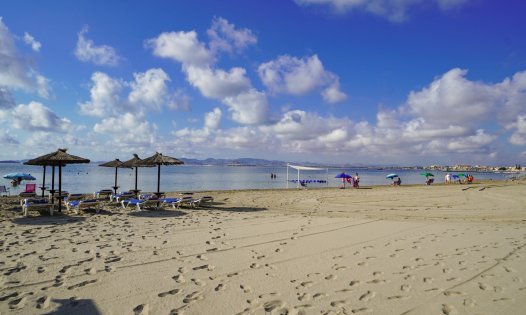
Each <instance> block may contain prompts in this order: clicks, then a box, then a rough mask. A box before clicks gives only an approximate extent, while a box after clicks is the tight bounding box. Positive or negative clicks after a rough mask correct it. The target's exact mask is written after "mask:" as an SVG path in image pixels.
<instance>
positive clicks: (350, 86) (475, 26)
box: [0, 0, 526, 165]
mask: <svg viewBox="0 0 526 315" xmlns="http://www.w3.org/2000/svg"><path fill="white" fill-rule="evenodd" d="M525 9H526V4H524V3H523V2H522V1H518V0H517V1H513V0H512V1H507V2H506V5H503V4H502V3H500V2H498V1H490V0H428V1H424V0H400V1H388V0H296V1H293V0H290V1H289V0H279V1H278V0H271V1H242V0H239V1H200V0H196V1H130V2H126V3H125V2H122V1H113V2H110V1H74V2H73V1H49V2H44V1H5V2H3V4H2V9H1V11H0V16H1V18H2V19H1V20H0V121H1V124H0V145H2V147H3V149H2V150H1V151H0V159H24V158H32V157H35V156H37V155H39V154H43V153H47V152H50V151H54V150H56V149H57V148H58V147H66V148H69V151H70V152H71V153H73V154H76V155H80V156H84V157H87V158H90V159H92V160H110V159H113V158H121V159H123V160H125V159H128V158H130V157H131V154H132V153H138V154H139V155H140V156H144V157H145V156H149V155H151V154H152V153H154V152H155V151H159V152H163V153H164V154H167V155H171V156H175V157H187V158H207V157H214V158H236V157H255V158H267V159H280V160H287V161H312V162H319V163H362V164H376V163H382V164H383V163H389V164H391V163H392V164H419V165H429V164H457V163H461V164H492V165H495V164H516V163H519V164H526V163H525V160H526V41H525V40H524V34H523V30H524V29H525V28H526V25H525V24H526V20H525V19H524V18H523V12H525Z"/></svg>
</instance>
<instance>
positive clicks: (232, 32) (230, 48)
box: [207, 18, 257, 53]
mask: <svg viewBox="0 0 526 315" xmlns="http://www.w3.org/2000/svg"><path fill="white" fill-rule="evenodd" d="M207 34H208V37H209V38H210V42H209V46H210V49H211V50H212V51H213V52H219V51H226V52H229V53H234V52H241V51H242V50H243V49H245V48H246V47H247V46H249V45H254V44H256V43H257V38H256V36H255V35H254V34H253V33H252V31H251V30H249V29H247V28H243V29H236V27H235V25H234V24H231V23H229V22H228V21H227V20H226V19H224V18H214V20H213V21H212V26H211V27H210V28H209V29H208V31H207Z"/></svg>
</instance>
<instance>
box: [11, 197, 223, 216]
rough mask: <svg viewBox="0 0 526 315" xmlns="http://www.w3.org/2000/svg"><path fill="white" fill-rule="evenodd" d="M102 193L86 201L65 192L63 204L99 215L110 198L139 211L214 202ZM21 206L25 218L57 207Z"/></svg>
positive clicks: (27, 202)
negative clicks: (30, 214)
mask: <svg viewBox="0 0 526 315" xmlns="http://www.w3.org/2000/svg"><path fill="white" fill-rule="evenodd" d="M100 192H101V191H99V192H96V193H95V194H94V196H97V198H94V199H84V198H85V197H86V195H84V194H68V193H67V192H63V193H64V194H66V195H65V196H66V197H64V199H63V201H62V202H63V204H64V205H65V206H66V209H67V211H68V212H70V211H74V212H75V213H76V214H79V213H80V210H82V209H95V210H96V212H97V213H98V212H99V211H100V206H101V203H102V202H104V201H106V200H107V199H108V197H109V202H110V203H113V204H120V205H121V206H122V207H123V208H124V209H127V208H136V210H138V211H140V210H143V209H145V208H148V207H155V208H159V207H160V206H162V207H165V206H172V208H173V209H179V208H180V207H181V206H187V207H191V208H195V207H200V206H202V205H204V204H206V203H211V202H213V200H214V198H213V197H211V196H203V197H199V198H193V197H192V196H183V197H180V198H165V197H164V196H161V198H158V197H157V196H156V195H155V194H141V195H139V196H138V198H135V194H134V193H131V192H122V193H120V194H116V195H115V194H113V193H110V195H106V194H105V193H102V194H100ZM107 196H108V197H107ZM20 204H21V205H22V209H23V211H24V215H25V216H28V213H29V211H31V210H36V211H42V210H46V211H47V210H49V213H50V215H53V210H54V207H55V204H53V203H51V198H24V199H22V200H21V202H20Z"/></svg>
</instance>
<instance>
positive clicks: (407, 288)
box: [400, 284, 411, 292]
mask: <svg viewBox="0 0 526 315" xmlns="http://www.w3.org/2000/svg"><path fill="white" fill-rule="evenodd" d="M400 290H401V291H404V292H408V291H410V290H411V285H410V284H402V285H401V286H400Z"/></svg>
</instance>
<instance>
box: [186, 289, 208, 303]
mask: <svg viewBox="0 0 526 315" xmlns="http://www.w3.org/2000/svg"><path fill="white" fill-rule="evenodd" d="M202 299H203V296H202V295H201V292H199V291H194V292H192V293H190V294H188V295H186V296H185V297H184V299H183V303H185V304H190V303H192V302H195V301H199V300H202Z"/></svg>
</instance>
